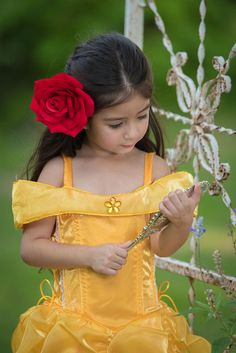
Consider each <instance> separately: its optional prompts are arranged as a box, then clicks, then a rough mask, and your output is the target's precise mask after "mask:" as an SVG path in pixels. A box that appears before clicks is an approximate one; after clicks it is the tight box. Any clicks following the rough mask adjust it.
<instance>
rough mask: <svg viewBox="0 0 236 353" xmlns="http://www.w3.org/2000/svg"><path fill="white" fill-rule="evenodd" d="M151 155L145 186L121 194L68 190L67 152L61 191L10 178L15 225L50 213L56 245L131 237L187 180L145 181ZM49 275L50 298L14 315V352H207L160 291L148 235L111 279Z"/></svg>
mask: <svg viewBox="0 0 236 353" xmlns="http://www.w3.org/2000/svg"><path fill="white" fill-rule="evenodd" d="M152 157H153V153H146V155H145V173H144V175H145V177H144V185H143V186H141V187H139V188H137V189H135V190H134V191H132V192H128V193H124V194H115V195H99V194H94V193H91V192H86V191H84V190H81V189H79V188H75V187H72V172H71V170H72V169H71V167H72V164H71V159H70V158H68V157H64V186H63V187H61V188H58V187H54V186H51V185H46V184H42V183H38V182H32V181H26V180H18V181H16V182H15V183H14V186H13V212H14V220H15V224H16V227H17V228H21V227H22V226H23V225H24V224H27V223H30V222H33V221H36V220H39V219H42V218H45V217H49V216H53V215H56V219H57V223H56V231H55V234H54V235H53V238H54V240H55V241H57V242H59V243H69V244H83V245H95V246H96V245H99V244H103V243H122V242H126V241H128V240H131V239H134V238H135V237H136V235H137V234H138V233H140V231H141V230H142V228H143V226H144V225H145V224H146V222H147V220H148V217H149V215H150V213H153V212H155V211H157V209H158V205H159V202H160V201H161V200H162V199H163V197H164V196H165V195H167V194H168V193H169V192H170V191H173V190H175V189H176V188H181V189H182V188H187V187H189V186H190V185H192V182H193V180H192V176H191V175H190V174H188V173H186V172H177V173H174V174H171V175H168V176H165V177H162V178H160V179H158V180H156V181H154V182H151V175H152ZM53 272H54V289H53V295H52V296H51V297H50V298H48V297H45V298H44V299H45V300H44V302H43V304H40V305H36V306H34V307H32V308H30V309H28V310H27V311H26V312H25V313H24V314H22V315H21V316H20V321H19V324H18V326H17V327H16V329H15V331H14V333H13V337H12V350H13V352H14V353H54V352H55V353H92V352H93V353H187V352H188V353H210V352H211V346H210V344H209V343H208V341H206V340H205V339H204V338H201V337H199V336H195V335H193V334H191V333H190V330H189V327H188V325H187V322H186V320H185V318H184V317H183V316H180V315H177V313H176V312H175V311H174V310H173V309H171V308H170V307H169V306H168V305H167V304H165V303H164V302H163V301H162V300H161V298H160V295H158V290H157V288H156V284H155V266H154V254H153V253H152V251H151V249H150V244H149V240H148V239H146V240H144V241H143V242H141V243H139V244H138V245H137V246H136V247H134V248H133V249H132V250H130V252H129V255H128V259H127V263H126V265H125V266H124V267H123V268H122V269H121V270H120V271H119V272H118V274H117V275H115V276H107V275H103V274H99V273H96V272H94V271H93V270H92V269H90V268H75V269H70V270H68V269H66V270H54V271H53Z"/></svg>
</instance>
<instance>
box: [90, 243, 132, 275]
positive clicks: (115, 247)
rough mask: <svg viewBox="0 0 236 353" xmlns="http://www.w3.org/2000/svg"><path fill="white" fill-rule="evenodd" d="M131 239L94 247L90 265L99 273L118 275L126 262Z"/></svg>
mask: <svg viewBox="0 0 236 353" xmlns="http://www.w3.org/2000/svg"><path fill="white" fill-rule="evenodd" d="M130 243H131V241H127V242H126V243H123V244H104V245H98V246H95V247H93V248H91V249H92V254H91V255H92V256H91V261H90V267H91V268H92V269H93V270H94V271H95V272H98V273H103V274H105V275H116V274H117V272H118V271H119V270H120V269H121V268H122V266H123V265H124V264H125V263H126V258H127V256H128V246H129V245H130Z"/></svg>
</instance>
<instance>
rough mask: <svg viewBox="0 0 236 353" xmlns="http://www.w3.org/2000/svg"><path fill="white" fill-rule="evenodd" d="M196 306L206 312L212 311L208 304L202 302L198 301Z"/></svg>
mask: <svg viewBox="0 0 236 353" xmlns="http://www.w3.org/2000/svg"><path fill="white" fill-rule="evenodd" d="M196 304H197V305H198V306H200V307H201V308H202V309H204V310H207V311H209V310H210V308H209V306H208V304H206V303H202V302H200V301H199V300H196Z"/></svg>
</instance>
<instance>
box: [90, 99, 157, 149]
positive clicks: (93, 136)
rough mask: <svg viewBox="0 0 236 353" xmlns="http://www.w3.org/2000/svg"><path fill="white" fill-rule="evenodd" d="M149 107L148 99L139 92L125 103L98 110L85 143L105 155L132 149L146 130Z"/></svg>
mask: <svg viewBox="0 0 236 353" xmlns="http://www.w3.org/2000/svg"><path fill="white" fill-rule="evenodd" d="M149 110H150V99H148V98H144V97H143V96H141V95H139V94H138V93H134V94H132V96H131V98H130V99H129V100H128V101H127V102H124V103H121V104H117V105H115V106H113V107H110V108H106V109H102V110H100V111H99V112H98V113H96V114H94V116H93V118H91V119H90V122H89V125H88V129H87V130H86V132H87V138H88V145H89V146H90V148H92V149H93V150H95V151H97V152H101V153H105V154H107V155H110V154H125V153H127V152H130V151H132V149H133V148H134V146H135V144H136V143H137V142H138V141H140V140H141V139H142V138H143V136H144V135H145V133H146V131H147V129H148V123H149Z"/></svg>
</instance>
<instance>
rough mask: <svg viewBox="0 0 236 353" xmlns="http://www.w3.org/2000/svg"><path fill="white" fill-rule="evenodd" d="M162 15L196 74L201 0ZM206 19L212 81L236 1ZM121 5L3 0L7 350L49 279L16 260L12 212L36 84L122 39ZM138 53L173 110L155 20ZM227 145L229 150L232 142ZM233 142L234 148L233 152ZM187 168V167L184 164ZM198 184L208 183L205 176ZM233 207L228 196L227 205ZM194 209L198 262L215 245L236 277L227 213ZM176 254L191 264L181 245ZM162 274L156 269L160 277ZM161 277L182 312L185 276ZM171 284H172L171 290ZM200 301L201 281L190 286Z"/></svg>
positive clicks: (202, 330)
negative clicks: (117, 36)
mask: <svg viewBox="0 0 236 353" xmlns="http://www.w3.org/2000/svg"><path fill="white" fill-rule="evenodd" d="M156 3H157V5H158V8H159V11H160V14H161V16H162V17H163V19H164V22H165V25H166V29H167V33H168V35H169V37H170V38H171V40H172V42H173V45H174V50H175V51H176V52H177V51H186V52H187V53H188V57H189V60H188V62H187V64H186V66H185V68H184V71H185V73H187V74H188V75H190V76H191V77H192V78H195V77H196V69H197V66H198V62H197V48H198V44H199V39H198V25H199V15H198V7H199V3H200V1H198V0H177V1H173V0H158V1H156ZM207 7H208V12H207V16H206V23H207V32H206V40H205V44H206V59H205V62H204V66H205V74H206V79H210V78H214V77H215V74H216V73H215V71H214V69H213V68H212V64H211V60H212V57H213V56H215V55H222V56H223V57H225V58H226V57H227V56H228V53H229V50H230V49H231V47H232V45H233V44H234V42H235V41H236V2H235V0H208V1H207ZM124 9H125V1H124V0H117V1H114V0H104V1H96V0H67V1H64V0H57V1H55V0H51V1H46V0H34V1H30V0H23V1H16V0H8V1H5V2H2V3H1V11H0V53H1V55H0V74H1V76H0V77H1V80H0V91H1V94H0V100H1V101H0V114H1V115H0V116H1V118H0V151H1V166H0V170H1V171H0V177H1V178H0V180H1V181H0V193H1V199H0V218H1V225H0V227H1V236H2V237H1V239H2V244H1V247H0V265H1V270H2V271H1V291H0V327H1V330H0V350H1V352H4V353H9V352H10V343H9V341H10V336H11V333H12V330H13V329H14V327H15V326H16V323H17V320H18V316H19V315H20V313H22V312H23V311H25V310H26V309H27V308H28V307H29V306H31V305H34V304H35V303H36V302H37V299H38V297H39V291H38V283H39V282H40V279H42V278H44V277H45V276H46V277H47V276H48V275H47V273H45V272H43V273H41V274H37V269H32V268H30V267H28V266H27V265H25V264H23V262H22V261H21V259H20V256H19V240H20V232H18V231H16V230H15V229H14V225H13V222H12V214H11V186H12V182H13V181H14V179H15V178H17V177H19V176H20V174H21V172H22V170H23V167H24V165H25V163H26V161H27V159H28V157H29V156H30V154H31V152H32V150H33V148H34V144H35V141H36V140H37V139H38V137H39V135H40V131H41V126H38V125H37V124H35V122H34V115H33V113H32V112H31V111H30V110H29V103H30V100H31V96H32V90H33V81H34V80H37V79H40V78H44V77H48V76H51V75H54V74H56V73H58V72H61V71H63V68H64V64H65V61H66V59H67V57H68V56H69V55H70V53H71V52H72V50H73V48H74V46H75V45H76V44H77V43H78V42H81V41H84V40H86V39H88V38H90V37H91V36H94V35H96V34H98V33H101V32H111V31H118V32H121V33H123V27H124ZM144 52H145V53H146V55H147V56H148V58H149V61H150V63H151V65H152V68H153V72H154V78H155V97H156V99H157V101H158V102H159V104H160V106H161V107H163V108H164V109H166V110H172V111H174V112H177V113H180V111H179V109H178V107H177V103H176V96H175V89H174V88H173V87H168V86H167V85H166V81H165V78H166V73H167V71H168V69H169V68H170V60H169V55H168V53H167V52H166V50H165V49H164V47H163V45H162V38H161V35H160V33H159V32H158V30H157V29H156V27H155V24H154V19H153V14H152V13H151V11H150V10H148V9H146V11H145V41H144ZM229 75H230V76H231V78H232V83H233V86H232V90H231V92H230V93H229V94H227V95H225V96H223V97H222V104H221V108H220V109H219V112H218V113H217V114H216V124H218V125H223V126H225V127H231V128H234V129H235V128H236V127H235V104H234V102H235V97H236V60H234V61H232V63H231V68H230V70H229ZM162 125H163V127H164V131H165V135H166V141H167V146H173V141H174V137H175V135H176V133H177V131H178V129H180V128H182V126H181V124H179V123H174V122H170V121H168V122H166V121H165V122H164V119H163V121H162ZM216 137H217V139H218V141H219V146H220V153H221V160H222V161H223V162H226V161H228V162H229V163H230V164H231V166H232V174H234V170H235V169H234V167H235V155H234V154H235V152H234V148H235V141H234V138H233V137H232V136H231V137H229V136H226V135H221V136H219V135H216ZM233 144H234V145H233ZM233 146H234V148H232V147H233ZM185 167H186V169H187V170H190V171H191V164H190V163H189V164H188V165H186V166H183V168H185ZM202 178H206V179H209V175H207V173H202ZM233 179H234V177H233V175H232V177H231V178H229V180H228V181H227V182H226V183H225V186H226V189H227V190H228V191H229V193H230V195H231V197H232V199H233V198H234V193H235V189H234V182H233ZM233 202H235V199H233ZM199 211H200V213H201V214H202V215H203V216H204V217H205V225H206V228H207V233H206V235H205V236H204V239H203V241H202V243H203V245H202V263H203V265H207V266H212V261H211V252H212V250H213V249H214V248H215V246H217V247H219V248H220V249H222V251H223V253H224V254H225V256H224V257H223V258H224V264H223V265H224V268H225V272H226V273H227V272H228V273H230V274H231V275H233V274H234V275H235V270H234V269H233V268H232V263H233V261H234V258H235V256H234V254H233V250H232V246H231V239H230V238H229V237H227V235H226V233H227V222H228V211H227V210H226V208H225V207H224V206H223V203H222V202H221V201H220V199H219V198H209V197H204V199H203V200H202V202H201V205H200V210H199ZM177 257H178V258H181V259H184V260H188V259H189V257H190V254H189V250H188V245H186V246H185V247H184V248H183V249H182V250H181V251H180V252H178V253H177ZM159 272H160V273H159ZM159 272H158V278H159V281H161V280H163V279H165V278H167V279H170V280H171V281H173V284H172V286H171V289H170V294H171V295H172V296H173V297H174V298H175V300H176V303H177V305H178V306H179V308H180V309H181V310H182V309H184V308H186V307H187V305H188V304H187V300H186V290H187V288H188V282H187V279H185V278H180V277H176V276H174V275H172V274H169V273H165V272H164V271H159ZM175 281H178V286H175V285H174V283H175ZM198 287H199V288H200V289H199V291H198V292H199V295H200V297H201V296H202V289H201V288H202V284H197V288H198ZM195 329H196V332H198V333H199V334H202V335H204V336H205V337H207V338H208V339H214V338H215V337H216V336H217V335H218V331H217V330H218V328H217V326H214V324H213V325H211V327H210V328H209V330H208V332H206V326H204V322H201V321H200V322H198V321H197V322H196V328H195Z"/></svg>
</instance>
